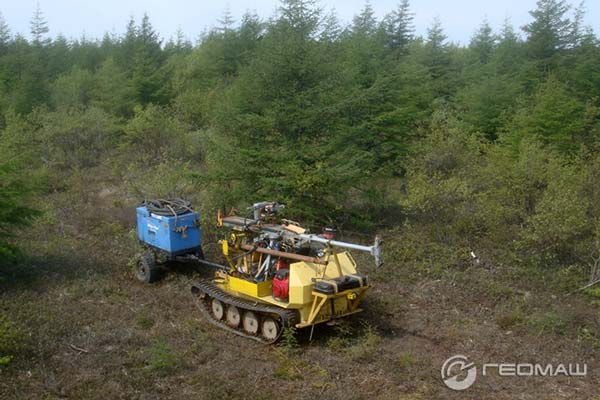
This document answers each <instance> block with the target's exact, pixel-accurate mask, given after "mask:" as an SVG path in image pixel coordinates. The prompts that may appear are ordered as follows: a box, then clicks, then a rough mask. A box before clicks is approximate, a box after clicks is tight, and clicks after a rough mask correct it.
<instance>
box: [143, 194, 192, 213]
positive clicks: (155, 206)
mask: <svg viewBox="0 0 600 400" xmlns="http://www.w3.org/2000/svg"><path fill="white" fill-rule="evenodd" d="M141 206H144V207H146V208H147V209H148V211H149V212H151V213H152V214H156V215H165V216H171V215H172V216H177V215H181V214H185V213H188V212H193V211H194V209H193V208H192V203H190V202H189V201H187V200H184V199H179V198H175V199H156V200H144V201H143V202H142V204H141Z"/></svg>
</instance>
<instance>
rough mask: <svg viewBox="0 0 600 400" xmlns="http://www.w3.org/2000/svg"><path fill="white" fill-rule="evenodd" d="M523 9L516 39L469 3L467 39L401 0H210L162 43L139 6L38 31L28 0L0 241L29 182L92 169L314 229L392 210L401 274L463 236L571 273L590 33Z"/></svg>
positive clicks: (581, 262) (598, 75)
mask: <svg viewBox="0 0 600 400" xmlns="http://www.w3.org/2000/svg"><path fill="white" fill-rule="evenodd" d="M531 15H532V17H533V20H532V21H531V22H530V23H529V24H527V25H526V26H525V27H524V28H523V31H524V32H525V33H526V35H525V39H524V40H521V39H520V37H519V34H518V32H517V31H516V30H515V29H514V28H513V27H512V26H511V25H510V24H508V23H505V24H504V26H503V27H502V28H501V29H500V30H499V32H494V31H493V30H492V28H491V27H490V25H489V24H488V23H487V22H486V21H483V22H482V24H481V25H480V26H479V27H478V29H477V30H476V31H475V32H474V34H473V37H472V40H471V41H470V43H469V45H468V46H461V45H457V44H452V43H451V42H450V40H449V38H447V36H446V34H445V33H444V27H443V26H442V24H441V23H440V22H439V20H436V21H433V23H432V25H431V27H430V29H429V30H428V32H427V35H426V36H425V37H418V36H415V35H414V28H413V23H412V22H413V14H412V12H411V10H410V4H409V2H408V1H401V2H400V4H399V5H398V6H397V8H396V9H395V10H390V12H389V13H388V14H387V15H386V16H385V17H384V18H383V19H381V20H380V19H378V18H377V16H376V14H375V12H374V10H373V8H372V7H371V6H370V4H369V3H367V4H365V6H364V8H363V9H362V10H360V11H359V13H358V15H356V16H355V17H354V18H353V20H352V22H351V23H350V24H349V25H348V26H344V25H343V24H341V23H340V21H339V19H338V18H337V16H336V15H335V13H331V14H329V15H324V14H323V12H322V10H321V9H320V8H319V6H318V4H317V3H316V2H314V1H308V0H284V1H282V2H281V4H280V7H279V10H278V13H277V15H276V16H275V17H273V18H272V19H269V20H264V19H261V18H260V17H258V16H256V15H254V14H251V13H247V14H245V15H244V16H243V17H242V18H241V20H240V21H239V23H236V22H235V21H234V20H233V19H232V17H231V15H229V14H227V13H226V14H225V15H224V17H223V19H222V20H221V21H220V22H219V26H218V27H217V28H215V29H212V30H210V31H208V32H206V33H204V34H203V35H202V36H201V37H200V39H199V40H198V42H197V43H196V44H194V45H192V44H191V43H190V42H189V40H188V39H187V38H186V37H185V36H184V35H183V34H182V33H181V32H178V34H177V37H176V38H174V39H172V40H170V41H168V42H167V43H166V44H165V45H164V46H163V39H162V38H161V37H160V36H159V35H158V33H157V32H156V30H155V29H154V27H153V26H152V24H151V22H150V19H149V18H148V16H143V17H142V19H141V20H139V21H135V20H134V19H131V20H130V21H129V22H128V24H127V26H126V30H125V33H124V34H123V35H114V34H106V35H105V36H104V37H103V38H102V40H90V39H86V38H85V37H81V38H79V39H77V40H69V39H66V38H64V37H62V36H60V35H59V36H58V37H56V38H54V39H52V40H50V39H48V37H47V28H48V27H47V24H46V21H45V19H44V18H43V15H42V14H41V11H40V10H39V9H38V10H37V11H36V13H35V15H34V18H33V20H32V33H33V40H32V41H28V40H27V39H25V38H24V37H22V36H19V35H16V36H14V35H11V34H10V27H9V25H8V24H7V23H5V22H4V21H3V20H2V19H1V18H0V130H1V132H2V133H1V135H2V136H1V139H2V142H1V143H0V147H2V154H1V155H2V158H1V159H0V160H1V161H0V175H1V178H2V181H1V182H0V184H2V185H8V186H7V187H10V188H12V189H11V190H8V191H2V193H0V199H1V200H2V201H3V202H4V203H3V204H7V206H5V207H4V208H3V210H2V211H3V212H4V210H6V215H4V214H3V213H0V214H2V215H3V216H2V217H1V218H4V219H3V220H0V225H1V224H3V225H1V226H2V229H3V230H2V232H3V235H4V237H3V238H2V239H1V240H2V241H3V243H4V245H3V247H2V249H3V251H4V253H3V254H8V253H9V250H7V249H8V247H7V243H8V241H9V239H7V238H8V236H7V235H8V234H10V233H13V232H14V231H15V226H19V225H20V224H22V223H25V222H26V221H27V220H28V218H29V217H30V216H31V212H30V211H27V210H28V208H27V207H26V204H27V199H28V197H29V196H30V194H31V187H32V186H36V185H35V184H30V182H37V181H38V180H39V176H40V175H43V174H49V175H50V178H51V182H52V184H53V189H55V190H71V191H73V193H77V194H78V195H79V194H81V195H83V196H85V202H87V203H90V204H93V203H94V201H95V200H94V196H93V194H90V193H88V192H89V191H86V190H84V187H85V186H86V183H84V177H85V176H88V175H93V176H94V177H95V179H98V181H103V183H107V182H108V181H110V185H111V186H114V185H117V184H116V183H114V182H122V185H123V187H122V192H123V193H125V194H124V196H130V197H135V198H139V197H154V196H171V195H172V196H186V197H189V198H190V199H192V200H195V201H197V202H199V203H200V204H202V206H201V207H206V209H207V210H210V207H213V208H214V206H216V205H218V206H222V205H223V204H226V205H228V206H236V207H238V208H239V209H242V208H244V207H245V206H247V205H248V204H249V203H251V202H254V201H259V200H265V199H274V200H278V201H282V202H285V203H287V205H288V208H287V210H291V213H290V215H289V217H291V218H293V219H298V220H302V221H303V222H304V223H306V224H309V225H313V226H316V227H318V226H321V225H337V226H338V227H339V228H344V229H346V228H347V229H350V230H355V231H358V230H365V231H366V230H373V231H374V230H380V229H383V228H392V231H393V232H395V233H397V234H398V235H400V236H401V237H402V241H400V243H394V244H390V245H388V246H389V247H388V248H390V250H389V251H390V254H394V256H395V257H396V258H397V259H398V260H402V261H403V262H404V263H408V264H410V265H412V266H413V267H415V268H416V271H418V272H419V273H420V274H432V275H442V274H445V273H447V272H448V269H449V268H456V267H460V268H468V267H469V266H471V265H473V263H474V262H476V261H474V260H473V257H472V256H471V255H470V254H471V252H474V253H476V254H477V255H478V256H481V260H479V261H481V262H484V261H485V262H484V263H485V264H486V265H497V264H508V263H514V264H518V265H520V266H526V267H534V266H536V267H541V268H540V269H539V270H540V271H541V270H548V269H549V268H547V267H553V268H552V270H556V268H558V269H560V270H562V271H563V272H560V271H558V272H557V273H556V277H561V276H563V275H561V273H565V274H567V272H568V275H569V276H570V277H571V278H569V279H568V282H569V284H568V285H567V284H565V290H566V287H567V286H569V287H571V289H572V286H574V285H576V284H577V283H576V281H577V279H580V278H581V277H584V276H585V275H586V274H588V273H589V274H591V273H590V272H589V271H590V270H591V269H592V267H591V265H593V262H592V261H590V260H591V259H592V258H593V257H595V254H596V253H595V252H596V251H597V246H596V247H595V244H594V243H595V240H596V239H597V233H595V232H597V230H598V222H597V221H599V220H600V206H598V204H600V190H598V189H596V187H597V181H598V180H599V179H600V161H599V159H598V156H597V152H598V148H599V147H598V145H599V140H598V139H599V137H600V136H599V134H600V122H599V121H600V120H599V115H600V113H599V111H598V110H599V107H600V103H599V101H598V98H600V90H599V89H598V88H599V87H600V69H599V67H598V65H600V42H599V41H598V39H597V37H596V35H595V33H594V32H593V31H591V29H587V28H585V27H583V26H582V18H583V14H582V12H581V8H579V9H576V10H575V12H574V13H571V7H570V5H569V4H568V3H567V2H566V1H562V0H560V1H559V0H540V1H538V4H537V6H536V9H535V10H533V11H532V12H531ZM450 39H451V38H450ZM17 155H19V157H16V156H17ZM67 175H69V176H67ZM65 177H67V178H69V177H70V179H66V180H65ZM5 182H6V183H5ZM69 185H71V186H69ZM3 187H4V186H3ZM124 201H125V200H124V199H119V202H124ZM119 204H123V203H119ZM18 207H24V208H18ZM90 207H92V206H91V205H90ZM13 210H19V211H18V212H16V211H13ZM16 214H18V215H23V218H22V219H21V220H19V221H16V222H15V221H13V220H10V218H13V217H11V216H12V215H16ZM10 252H11V254H12V253H13V251H12V250H11V251H10ZM564 271H567V272H564ZM591 275H593V274H591ZM565 277H566V275H565ZM557 279H559V278H557ZM551 281H552V280H551ZM564 281H565V282H566V281H567V280H566V278H565V280H564Z"/></svg>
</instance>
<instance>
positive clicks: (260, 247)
mask: <svg viewBox="0 0 600 400" xmlns="http://www.w3.org/2000/svg"><path fill="white" fill-rule="evenodd" d="M283 207H284V206H283V205H282V204H278V203H275V202H261V203H256V204H254V205H253V206H252V207H251V210H252V211H253V212H252V214H253V215H252V217H249V218H244V217H241V216H237V215H234V213H230V215H227V216H223V215H222V214H221V213H220V212H219V214H218V217H217V225H218V226H220V227H224V228H226V229H228V235H227V236H228V237H227V238H226V239H224V240H221V241H220V245H221V249H222V253H223V256H224V257H225V259H226V260H227V263H228V265H227V266H222V267H224V268H219V269H218V270H217V272H216V273H215V278H214V279H213V280H204V281H201V282H198V283H197V284H195V285H193V286H192V293H193V294H194V296H196V299H197V304H198V306H199V309H200V310H201V312H202V313H203V314H204V316H205V317H206V318H207V319H208V320H209V321H210V322H212V323H214V324H216V325H218V326H220V327H221V328H224V329H226V330H228V331H230V332H233V333H235V334H238V335H241V336H245V337H248V338H252V339H255V340H258V341H260V342H263V343H274V342H276V341H277V340H279V338H280V337H281V334H282V331H283V329H284V328H285V327H295V328H306V327H314V325H315V324H319V323H323V322H329V321H334V320H336V319H338V318H342V317H346V316H349V315H352V314H355V313H358V312H360V311H361V309H360V308H359V306H360V303H361V301H362V299H363V297H364V295H365V292H366V291H367V290H368V289H369V287H370V285H369V281H368V279H367V277H366V276H364V275H361V274H359V273H358V272H357V265H356V262H355V261H354V259H353V258H352V256H351V255H350V253H349V252H348V251H347V250H348V249H352V250H359V251H365V252H368V253H370V254H371V255H373V256H374V257H375V264H376V265H377V266H379V265H381V263H382V252H381V244H382V240H381V238H380V237H378V236H376V237H375V242H374V244H373V245H372V246H362V245H358V244H353V243H346V242H341V241H337V240H334V234H335V231H334V230H332V229H325V230H324V231H323V233H322V234H320V235H316V234H310V233H308V231H307V230H306V229H304V228H302V227H301V226H300V225H299V224H298V223H295V222H293V221H289V220H285V219H281V220H280V219H279V218H278V215H277V214H278V212H279V211H280V210H281V209H282V208H283ZM200 262H204V263H206V264H211V265H213V266H216V265H215V264H213V263H209V262H206V261H200ZM311 336H312V331H311Z"/></svg>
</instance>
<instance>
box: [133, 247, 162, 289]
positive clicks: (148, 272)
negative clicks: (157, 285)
mask: <svg viewBox="0 0 600 400" xmlns="http://www.w3.org/2000/svg"><path fill="white" fill-rule="evenodd" d="M159 273H160V268H159V267H158V265H156V258H155V256H154V253H153V252H151V251H146V252H145V253H144V254H142V255H141V257H140V258H139V260H138V262H137V271H136V275H137V278H138V279H139V280H140V281H141V282H144V283H152V282H156V281H157V280H158V278H159Z"/></svg>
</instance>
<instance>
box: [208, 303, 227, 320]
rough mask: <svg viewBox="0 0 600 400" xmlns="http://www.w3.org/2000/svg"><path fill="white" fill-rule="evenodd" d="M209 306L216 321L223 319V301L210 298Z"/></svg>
mask: <svg viewBox="0 0 600 400" xmlns="http://www.w3.org/2000/svg"><path fill="white" fill-rule="evenodd" d="M210 306H211V311H212V315H213V317H214V318H215V319H216V320H217V321H220V320H222V319H223V314H224V307H223V303H221V301H220V300H217V299H212V300H211V304H210Z"/></svg>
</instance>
